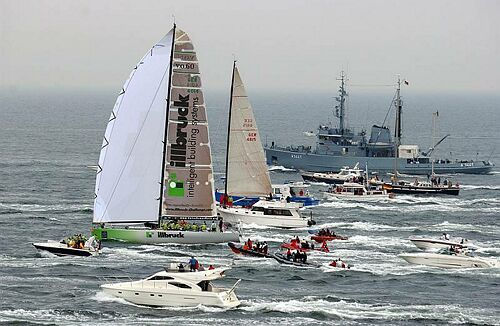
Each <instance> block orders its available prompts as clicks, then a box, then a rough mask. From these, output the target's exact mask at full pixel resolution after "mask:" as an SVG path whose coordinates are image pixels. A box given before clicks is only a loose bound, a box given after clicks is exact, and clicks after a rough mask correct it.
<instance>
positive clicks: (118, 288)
mask: <svg viewBox="0 0 500 326" xmlns="http://www.w3.org/2000/svg"><path fill="white" fill-rule="evenodd" d="M176 266H177V265H176V264H171V266H170V268H167V269H166V270H165V271H162V272H159V273H156V274H153V275H151V276H150V277H148V278H146V279H143V280H138V281H130V282H120V283H109V284H103V285H101V288H102V289H103V291H104V292H105V293H107V294H110V295H112V296H115V297H117V298H122V299H124V300H126V301H129V302H132V303H134V304H138V305H145V306H154V307H162V306H178V307H179V306H180V307H189V306H197V305H200V304H201V305H205V306H215V307H221V308H234V307H237V306H239V305H240V301H239V300H238V298H237V297H236V294H235V293H234V290H235V289H236V286H237V285H238V284H239V282H240V281H241V280H238V281H237V282H236V283H235V284H234V285H233V286H232V287H231V288H230V289H225V288H218V287H215V286H214V285H213V284H212V282H211V281H213V280H217V279H220V278H222V277H224V272H225V271H226V270H228V269H231V268H230V267H218V268H215V269H212V270H205V271H195V272H188V271H185V272H182V271H179V269H178V268H177V267H176Z"/></svg>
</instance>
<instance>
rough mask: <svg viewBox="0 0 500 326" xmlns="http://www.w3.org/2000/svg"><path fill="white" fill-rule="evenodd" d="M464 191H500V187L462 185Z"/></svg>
mask: <svg viewBox="0 0 500 326" xmlns="http://www.w3.org/2000/svg"><path fill="white" fill-rule="evenodd" d="M460 187H461V188H462V189H464V190H476V189H482V190H500V186H491V185H461V186H460Z"/></svg>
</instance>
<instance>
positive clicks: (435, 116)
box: [430, 111, 439, 176]
mask: <svg viewBox="0 0 500 326" xmlns="http://www.w3.org/2000/svg"><path fill="white" fill-rule="evenodd" d="M438 117H439V111H436V112H433V113H432V137H431V142H432V151H431V154H430V160H431V175H432V176H434V160H433V159H432V153H433V152H434V148H435V145H434V140H435V137H436V120H437V118H438Z"/></svg>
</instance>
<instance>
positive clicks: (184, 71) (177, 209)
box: [162, 29, 217, 217]
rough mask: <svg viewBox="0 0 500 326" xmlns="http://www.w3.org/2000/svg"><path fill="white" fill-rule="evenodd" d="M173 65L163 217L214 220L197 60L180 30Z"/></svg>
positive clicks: (210, 161) (206, 135) (188, 40)
mask: <svg viewBox="0 0 500 326" xmlns="http://www.w3.org/2000/svg"><path fill="white" fill-rule="evenodd" d="M172 65H173V70H172V88H171V94H170V112H169V121H168V139H167V153H166V155H167V159H166V163H165V191H164V194H163V211H162V215H164V216H174V217H175V216H180V217H185V216H186V217H214V216H216V215H217V212H216V208H215V198H214V178H213V170H212V155H211V151H210V141H209V136H208V122H207V114H206V109H205V101H204V98H203V92H202V90H201V79H200V71H199V67H198V59H197V57H196V52H195V51H194V47H193V44H192V43H191V40H190V39H189V37H188V35H187V34H186V33H184V32H183V31H181V30H179V29H177V30H176V33H175V45H174V58H173V62H172Z"/></svg>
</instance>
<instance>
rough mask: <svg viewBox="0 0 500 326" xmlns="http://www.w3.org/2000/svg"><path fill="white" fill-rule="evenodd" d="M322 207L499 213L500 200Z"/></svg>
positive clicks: (402, 199)
mask: <svg viewBox="0 0 500 326" xmlns="http://www.w3.org/2000/svg"><path fill="white" fill-rule="evenodd" d="M319 206H320V207H329V208H339V209H353V208H357V209H363V210H368V211H394V212H403V213H415V212H423V211H439V212H449V211H454V212H456V211H461V212H484V213H499V212H500V198H476V199H462V198H450V197H446V198H445V197H439V198H438V197H413V196H396V198H393V199H377V200H373V199H372V200H362V201H358V200H356V199H349V200H343V199H330V200H329V201H323V202H322V203H320V204H319Z"/></svg>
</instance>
